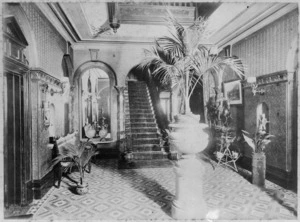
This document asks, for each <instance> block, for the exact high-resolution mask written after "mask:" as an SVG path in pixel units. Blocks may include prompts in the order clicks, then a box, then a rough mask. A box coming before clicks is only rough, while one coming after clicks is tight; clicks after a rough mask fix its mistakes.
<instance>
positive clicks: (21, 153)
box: [4, 72, 32, 207]
mask: <svg viewBox="0 0 300 222" xmlns="http://www.w3.org/2000/svg"><path fill="white" fill-rule="evenodd" d="M25 76H26V75H23V74H18V73H13V72H6V73H5V78H6V79H5V83H6V85H5V91H6V92H5V107H6V108H5V125H4V132H5V139H4V140H5V141H4V144H5V145H4V161H5V162H4V191H5V206H6V207H8V206H9V205H11V204H18V205H25V204H27V203H29V202H31V200H32V191H31V187H30V186H28V185H30V182H31V152H30V146H29V144H30V142H29V141H28V139H29V138H28V137H27V135H28V123H27V124H26V121H25V120H26V118H25V116H26V117H27V116H28V110H26V112H25V104H26V102H25V97H26V96H25V94H24V78H25ZM25 140H26V141H27V142H26V146H25Z"/></svg>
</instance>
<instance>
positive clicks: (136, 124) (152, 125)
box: [131, 122, 156, 128]
mask: <svg viewBox="0 0 300 222" xmlns="http://www.w3.org/2000/svg"><path fill="white" fill-rule="evenodd" d="M131 127H133V128H135V127H156V123H143V122H141V123H140V122H137V123H131Z"/></svg>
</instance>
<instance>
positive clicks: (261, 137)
mask: <svg viewBox="0 0 300 222" xmlns="http://www.w3.org/2000/svg"><path fill="white" fill-rule="evenodd" d="M266 123H268V121H267V120H266V118H265V117H264V115H261V117H260V119H259V121H258V127H257V129H256V132H255V134H254V135H253V136H251V135H250V134H249V133H248V132H246V131H244V130H242V132H243V137H244V139H245V141H246V143H247V144H248V145H249V146H250V147H251V148H252V151H253V155H252V183H253V184H255V185H257V186H259V187H264V186H265V176H266V155H265V148H266V146H267V145H268V144H269V143H270V142H271V140H270V139H271V138H272V137H274V136H273V135H270V134H269V133H267V130H266Z"/></svg>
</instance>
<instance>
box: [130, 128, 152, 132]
mask: <svg viewBox="0 0 300 222" xmlns="http://www.w3.org/2000/svg"><path fill="white" fill-rule="evenodd" d="M157 130H158V129H157V128H154V127H153V128H149V127H146V128H145V127H142V128H138V127H135V128H131V132H132V133H147V132H149V133H150V132H152V133H156V132H157Z"/></svg>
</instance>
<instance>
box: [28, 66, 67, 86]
mask: <svg viewBox="0 0 300 222" xmlns="http://www.w3.org/2000/svg"><path fill="white" fill-rule="evenodd" d="M30 77H31V79H32V80H38V81H44V82H47V83H50V84H52V85H54V86H57V87H59V88H62V87H63V84H62V82H61V81H60V80H59V79H57V78H55V77H53V76H51V75H49V74H47V73H46V72H45V71H43V70H42V69H30Z"/></svg>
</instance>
